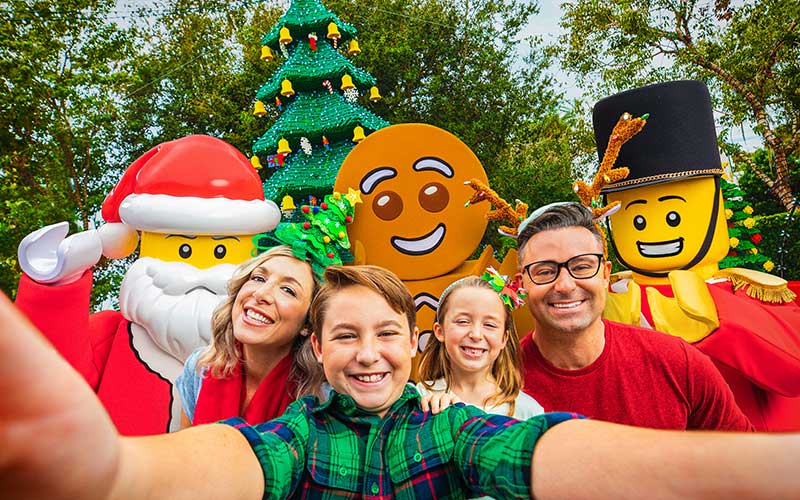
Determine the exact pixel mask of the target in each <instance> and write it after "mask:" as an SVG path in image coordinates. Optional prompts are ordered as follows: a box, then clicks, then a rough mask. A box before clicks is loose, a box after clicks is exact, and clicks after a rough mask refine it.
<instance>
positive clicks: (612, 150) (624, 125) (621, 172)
mask: <svg viewBox="0 0 800 500" xmlns="http://www.w3.org/2000/svg"><path fill="white" fill-rule="evenodd" d="M648 117H650V115H649V114H645V115H642V116H641V117H639V118H632V117H631V114H630V113H622V116H620V118H619V120H618V121H617V124H616V125H614V129H613V130H612V131H611V137H609V139H608V147H606V152H605V154H603V161H601V162H600V167H599V168H598V169H597V173H596V174H595V176H594V180H592V185H591V186H589V185H588V184H586V183H585V182H583V181H575V183H574V184H573V185H572V189H573V190H574V191H575V194H577V195H578V198H580V199H581V203H582V204H583V205H584V206H585V207H586V208H588V209H589V210H591V211H592V215H593V216H594V226H595V227H596V228H597V230H598V231H600V234H602V235H603V236H605V234H606V232H605V231H604V230H603V227H602V226H601V225H600V219H601V218H603V217H604V216H605V215H607V214H608V213H609V212H610V211H611V210H614V209H615V208H617V207H618V206H619V205H620V202H619V201H615V202H614V203H611V204H610V205H606V206H603V205H602V202H601V201H600V191H602V189H603V187H605V186H607V185H608V184H613V183H615V182H618V181H621V180H622V179H624V178H625V177H627V176H628V174H629V173H630V169H628V167H617V168H614V162H616V161H617V156H619V150H620V149H621V148H622V145H623V144H625V143H626V142H628V140H630V138H631V137H633V136H634V135H636V134H638V133H639V132H640V131H641V130H642V129H643V128H644V126H645V125H646V124H647V118H648ZM603 254H604V255H608V245H607V244H606V238H605V237H604V238H603Z"/></svg>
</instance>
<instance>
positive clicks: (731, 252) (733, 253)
mask: <svg viewBox="0 0 800 500" xmlns="http://www.w3.org/2000/svg"><path fill="white" fill-rule="evenodd" d="M738 256H739V252H737V251H736V250H731V251H730V252H728V257H738Z"/></svg>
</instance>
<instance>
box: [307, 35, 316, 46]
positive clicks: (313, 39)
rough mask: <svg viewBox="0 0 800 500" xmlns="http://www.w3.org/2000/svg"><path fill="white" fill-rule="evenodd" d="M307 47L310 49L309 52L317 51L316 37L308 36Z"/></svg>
mask: <svg viewBox="0 0 800 500" xmlns="http://www.w3.org/2000/svg"><path fill="white" fill-rule="evenodd" d="M308 45H309V46H310V47H311V50H317V35H315V34H314V33H310V34H309V35H308Z"/></svg>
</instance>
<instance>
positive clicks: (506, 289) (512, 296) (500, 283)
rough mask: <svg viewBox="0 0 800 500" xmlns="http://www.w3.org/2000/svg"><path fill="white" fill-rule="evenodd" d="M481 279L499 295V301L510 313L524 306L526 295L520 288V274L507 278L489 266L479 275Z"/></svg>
mask: <svg viewBox="0 0 800 500" xmlns="http://www.w3.org/2000/svg"><path fill="white" fill-rule="evenodd" d="M481 279H483V280H485V281H486V282H487V283H489V284H490V285H491V286H492V288H494V289H495V291H497V293H499V294H500V299H501V300H502V301H503V303H504V304H505V305H507V306H508V307H509V308H510V309H511V310H512V311H513V310H514V309H516V308H518V307H520V306H522V305H523V304H525V297H526V296H527V293H525V289H524V288H523V287H522V275H521V274H520V273H517V274H515V275H514V276H512V277H510V278H508V277H506V276H503V275H502V274H500V273H498V272H497V271H496V270H495V268H493V267H491V266H489V267H487V268H486V271H484V273H483V274H482V275H481Z"/></svg>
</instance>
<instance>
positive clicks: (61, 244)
mask: <svg viewBox="0 0 800 500" xmlns="http://www.w3.org/2000/svg"><path fill="white" fill-rule="evenodd" d="M68 231H69V224H68V223H67V222H59V223H58V224H52V225H50V226H45V227H43V228H41V229H38V230H36V231H34V232H32V233H31V234H29V235H28V236H26V237H25V238H24V239H23V240H22V242H21V243H20V244H19V249H18V251H17V256H18V258H19V265H20V267H21V268H22V270H23V271H24V272H25V274H27V275H28V276H29V277H30V278H31V279H33V280H34V281H37V282H39V283H45V284H58V285H63V284H67V283H71V282H73V281H75V280H77V279H78V278H80V277H81V275H82V274H83V273H84V272H85V271H86V270H87V269H89V268H91V267H92V266H94V265H95V264H97V261H99V260H100V257H101V255H106V256H107V257H109V258H120V257H124V256H125V255H129V254H130V253H131V252H132V251H133V250H134V249H136V243H137V241H138V238H137V235H136V230H134V229H133V228H131V227H130V226H127V225H125V224H106V225H105V226H103V227H101V228H100V229H98V230H94V229H92V230H89V231H83V232H81V233H76V234H73V235H72V236H69V237H67V232H68ZM126 252H127V253H126Z"/></svg>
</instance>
